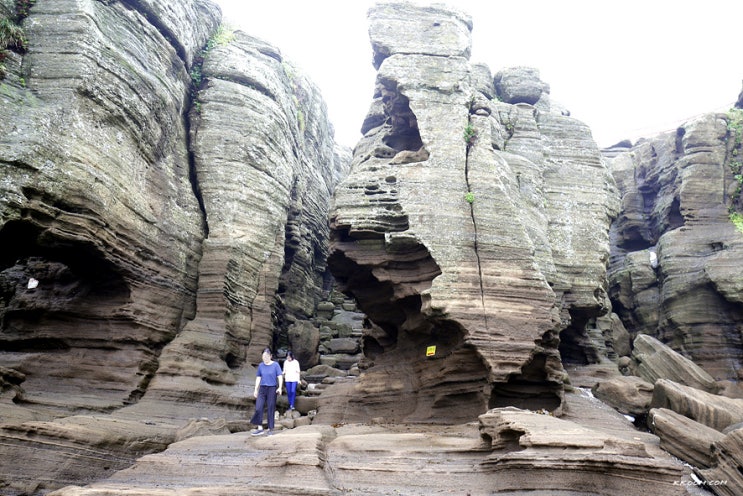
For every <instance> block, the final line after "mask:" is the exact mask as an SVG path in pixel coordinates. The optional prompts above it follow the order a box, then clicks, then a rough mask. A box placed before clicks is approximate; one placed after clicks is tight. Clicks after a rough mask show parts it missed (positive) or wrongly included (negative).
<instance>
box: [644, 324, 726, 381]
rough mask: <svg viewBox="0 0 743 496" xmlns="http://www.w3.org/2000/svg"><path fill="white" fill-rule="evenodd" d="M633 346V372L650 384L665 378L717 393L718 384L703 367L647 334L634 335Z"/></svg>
mask: <svg viewBox="0 0 743 496" xmlns="http://www.w3.org/2000/svg"><path fill="white" fill-rule="evenodd" d="M633 344H634V348H633V349H632V365H631V366H630V368H631V369H632V371H633V373H634V374H635V375H637V376H639V377H642V378H643V379H645V380H646V381H648V382H649V383H651V384H655V382H656V381H657V380H658V379H668V380H670V381H673V382H676V383H678V384H683V385H685V386H690V387H693V388H696V389H700V390H702V391H706V392H708V393H717V392H718V391H719V390H720V387H719V385H718V384H717V382H715V380H714V379H713V378H712V376H710V375H709V374H708V373H707V372H705V370H704V369H702V368H701V367H699V366H698V365H696V364H695V363H694V362H692V361H691V360H689V359H688V358H686V357H684V356H682V355H681V354H679V353H677V352H675V351H673V349H671V348H670V347H669V346H666V345H664V344H663V343H661V342H660V341H658V340H657V339H655V338H654V337H652V336H648V335H646V334H640V335H639V336H637V338H635V341H634V343H633Z"/></svg>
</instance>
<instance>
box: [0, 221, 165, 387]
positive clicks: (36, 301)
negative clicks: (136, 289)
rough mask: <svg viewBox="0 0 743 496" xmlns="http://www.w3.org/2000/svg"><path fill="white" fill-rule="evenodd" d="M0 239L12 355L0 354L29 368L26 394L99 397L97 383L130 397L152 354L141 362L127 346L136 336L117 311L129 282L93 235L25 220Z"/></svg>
mask: <svg viewBox="0 0 743 496" xmlns="http://www.w3.org/2000/svg"><path fill="white" fill-rule="evenodd" d="M53 222H54V221H53V220H52V221H49V223H50V225H51V224H52V223H53ZM60 230H62V229H61V228H60ZM0 246H3V248H4V249H3V251H2V255H0V350H3V351H5V352H11V353H12V354H13V355H12V356H10V355H6V354H4V353H0V365H3V366H7V367H12V368H15V369H17V370H19V371H20V372H22V373H23V374H25V375H26V381H25V382H24V383H23V385H22V387H23V388H24V390H25V391H26V393H28V394H29V395H37V396H38V395H42V396H43V395H44V394H47V393H52V394H53V393H55V392H57V393H60V392H64V393H70V392H73V390H74V391H76V392H79V393H83V394H87V395H90V396H94V395H95V394H96V391H95V389H96V387H97V386H93V385H92V384H93V383H95V382H98V386H100V387H101V389H102V390H105V391H107V393H106V394H115V395H117V396H118V397H119V401H125V400H126V398H128V397H129V396H130V393H131V391H133V390H135V389H137V387H138V385H140V384H141V383H142V381H143V380H144V381H145V382H146V380H147V379H146V378H144V379H143V376H146V375H147V373H145V372H144V371H143V368H151V363H150V362H151V361H152V360H153V358H152V353H151V352H147V353H143V354H144V355H147V356H145V357H143V359H142V360H141V361H136V360H133V359H132V356H130V355H131V354H127V352H126V351H124V348H127V347H131V346H132V344H131V342H130V343H129V344H125V343H124V341H126V340H127V339H128V340H129V341H131V340H132V339H133V338H132V337H131V336H129V337H127V336H126V333H125V332H122V329H126V328H127V322H126V321H127V319H125V318H122V317H120V316H119V317H117V314H119V315H120V311H121V309H122V307H123V306H124V305H126V304H127V303H128V302H129V300H130V290H129V287H128V285H127V283H126V281H125V280H124V279H123V277H122V276H121V275H120V274H119V273H118V272H117V271H116V270H115V267H114V266H113V265H112V264H111V263H110V262H109V261H107V260H106V259H105V258H104V256H103V254H101V253H100V252H99V251H98V250H97V248H96V247H95V246H93V244H92V243H91V242H84V241H80V240H79V239H62V238H60V237H59V236H57V235H56V234H55V233H54V232H53V231H52V228H48V227H47V226H43V225H41V224H40V223H37V222H32V221H26V220H22V221H10V222H7V223H6V224H5V225H4V226H3V227H2V229H0ZM129 330H130V328H129ZM120 336H122V337H120ZM117 339H120V340H121V342H118V343H117ZM6 360H7V362H6ZM143 363H144V364H145V365H142V364H143ZM117 367H125V368H127V370H128V371H129V381H128V382H127V381H122V380H121V379H120V377H116V376H117V374H119V373H120V371H116V370H115V369H116V368H117ZM114 390H117V391H118V393H112V391H114Z"/></svg>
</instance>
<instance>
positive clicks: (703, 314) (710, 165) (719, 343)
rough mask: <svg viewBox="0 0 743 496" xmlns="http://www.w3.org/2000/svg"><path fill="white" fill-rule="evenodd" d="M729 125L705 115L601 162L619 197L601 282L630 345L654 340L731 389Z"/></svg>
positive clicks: (735, 277)
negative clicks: (643, 338)
mask: <svg viewBox="0 0 743 496" xmlns="http://www.w3.org/2000/svg"><path fill="white" fill-rule="evenodd" d="M729 119H730V117H729V116H728V115H726V114H720V113H711V114H707V115H704V116H702V117H699V118H697V119H694V120H692V121H689V122H687V123H685V124H683V125H682V126H680V127H679V128H678V129H677V130H676V131H675V132H669V133H664V134H661V135H659V136H657V137H654V138H652V139H643V140H640V141H639V142H638V143H637V144H636V145H634V146H633V147H632V148H631V149H629V151H627V152H626V153H618V154H615V156H614V158H612V159H610V160H609V163H610V168H611V170H612V173H613V175H614V177H615V179H616V182H617V185H618V187H619V190H620V192H621V196H622V207H621V212H620V214H619V216H618V217H617V220H616V222H615V223H614V224H613V226H612V231H611V232H612V234H611V236H612V256H611V264H610V268H609V277H610V282H611V285H610V296H611V299H612V304H613V308H614V311H615V312H616V313H617V314H618V315H619V316H620V317H621V318H622V321H623V322H624V324H625V327H626V328H627V329H628V330H629V331H630V333H631V334H632V336H633V337H634V336H636V335H637V334H648V335H650V336H654V337H656V338H658V339H659V340H660V341H661V342H663V343H665V344H667V345H669V346H670V347H672V348H673V349H674V350H676V351H679V352H681V353H682V354H683V355H684V356H686V357H688V358H690V359H692V360H693V361H694V362H695V363H696V364H698V365H700V366H701V367H702V368H704V370H706V371H707V372H708V373H709V374H710V375H712V377H714V378H715V379H716V380H732V381H737V380H738V379H739V376H738V371H739V370H742V368H741V365H742V363H741V362H742V361H743V346H742V345H743V339H742V338H741V326H742V325H743V299H742V297H741V295H742V294H743V293H741V291H740V268H739V264H738V262H737V261H738V260H740V258H741V253H743V236H742V235H741V233H740V232H739V231H737V230H736V228H735V227H734V225H733V224H732V223H731V222H730V220H729V219H728V216H729V209H731V208H732V209H736V208H739V207H740V205H739V204H738V202H739V200H737V199H736V193H735V190H736V188H737V181H736V180H735V178H734V172H733V169H734V167H731V162H732V161H733V159H734V157H735V156H736V153H739V150H738V151H736V150H734V148H736V145H735V142H736V140H735V139H734V137H733V131H731V130H729V129H728V127H727V124H728V121H729ZM739 146H740V145H737V147H738V148H739Z"/></svg>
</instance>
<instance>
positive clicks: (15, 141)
mask: <svg viewBox="0 0 743 496" xmlns="http://www.w3.org/2000/svg"><path fill="white" fill-rule="evenodd" d="M219 22H220V12H219V9H218V8H217V7H216V5H215V4H214V3H212V2H210V1H206V0H204V1H199V0H189V1H185V2H178V3H173V4H171V3H163V2H154V1H153V2H151V1H143V2H135V3H134V4H133V5H129V4H125V3H122V2H93V1H90V2H76V1H71V0H70V1H68V0H62V1H59V2H38V3H37V4H35V5H34V6H33V8H32V10H31V13H30V16H29V17H28V18H27V19H26V20H25V21H24V26H25V28H26V32H27V34H28V37H29V51H28V54H26V55H25V56H24V57H23V63H22V66H21V64H20V63H19V64H18V65H17V66H13V67H14V68H17V69H18V70H20V68H21V67H23V71H24V72H23V76H25V85H21V84H19V81H20V77H19V76H20V74H11V75H10V77H8V78H7V79H6V80H4V81H3V82H2V83H1V84H2V92H1V96H0V99H1V100H2V101H1V104H0V131H2V132H0V164H1V165H2V166H1V168H0V174H1V177H0V190H1V194H0V244H2V245H3V246H4V247H6V249H4V250H3V251H2V255H0V322H1V323H2V332H1V333H0V350H1V351H0V367H2V369H0V370H2V382H1V384H2V389H1V390H0V418H2V421H3V426H2V429H0V440H2V441H1V442H0V444H2V446H3V448H2V449H0V455H1V456H2V459H3V460H4V462H3V463H2V464H0V480H2V481H3V484H4V486H2V489H0V491H2V492H3V493H8V494H27V493H28V494H32V493H34V492H35V491H46V490H49V489H52V488H55V487H59V486H60V485H64V484H67V483H71V482H74V481H76V480H77V481H80V480H90V479H94V478H98V477H102V476H104V475H105V474H108V473H110V471H111V470H114V469H119V468H123V467H124V466H126V465H128V464H130V463H131V462H132V461H133V460H134V459H135V458H136V457H138V456H141V455H142V454H144V453H147V452H150V451H159V450H162V449H163V448H164V447H165V446H167V445H168V444H169V443H170V442H172V441H173V440H175V439H179V438H182V437H186V436H191V435H194V434H197V433H200V432H201V431H202V429H201V428H200V427H194V425H193V424H189V419H192V418H208V419H211V420H214V421H215V422H216V421H218V419H222V422H223V423H224V422H226V423H228V424H230V425H231V426H232V427H234V428H236V429H240V428H245V425H244V424H245V422H244V420H243V421H242V425H240V421H241V420H240V419H241V418H243V417H244V416H245V409H246V407H249V403H250V397H249V394H250V392H251V391H252V382H253V380H254V375H255V369H254V368H253V363H255V362H257V361H258V360H257V357H258V356H259V354H260V350H261V349H262V348H263V347H264V346H266V345H272V346H274V345H279V344H282V341H283V343H284V345H285V343H286V342H287V341H288V338H287V335H286V334H287V331H288V328H289V326H290V324H291V323H292V322H294V321H296V320H297V319H308V318H310V317H311V316H312V315H313V313H314V307H315V304H316V303H317V301H318V300H319V299H320V295H321V292H322V289H323V284H324V279H325V278H326V277H325V264H326V261H325V260H326V258H327V253H328V227H327V220H326V219H327V211H328V208H329V205H330V201H331V197H332V190H333V187H334V185H335V183H336V182H337V181H338V180H339V178H340V177H341V175H342V174H343V173H344V168H345V167H346V164H347V163H348V160H347V159H348V153H347V152H346V151H343V150H339V149H336V148H335V146H334V142H333V131H332V127H331V126H330V124H329V122H328V121H327V117H326V114H327V113H326V111H325V105H324V103H323V101H322V99H321V97H320V96H319V92H318V90H317V88H316V87H315V86H314V85H313V84H312V83H311V82H310V81H308V80H307V79H306V78H305V77H304V76H303V75H302V74H301V73H300V72H299V71H298V70H297V69H296V68H294V67H293V66H292V65H291V64H290V63H289V62H288V61H286V60H284V59H283V57H282V56H281V54H280V52H279V51H278V49H276V48H275V47H272V46H270V45H268V44H266V43H265V42H262V41H260V40H257V39H254V38H252V37H250V36H247V35H245V34H242V33H237V34H236V36H235V38H234V39H232V40H231V41H230V42H229V43H227V44H223V45H220V44H218V43H217V44H215V43H212V44H210V46H212V48H211V49H210V50H209V51H208V52H204V53H202V52H201V48H202V47H203V46H205V44H206V42H207V39H208V38H209V37H210V36H211V35H212V34H213V33H214V32H215V31H216V28H217V26H218V24H219ZM202 57H203V59H204V60H203V64H201V62H202V60H201V59H202ZM14 70H15V69H14ZM197 82H200V83H201V85H200V86H199V87H195V86H192V85H194V84H195V83H197ZM191 104H193V106H190V105H191ZM315 347H316V345H315ZM71 413H76V414H86V413H96V414H98V415H97V416H95V417H85V416H84V415H81V416H77V417H72V418H68V419H62V420H56V419H58V418H60V417H64V416H66V415H70V414H71ZM103 413H110V414H111V416H110V417H102V416H101V415H100V414H103ZM91 419H93V420H91ZM143 419H144V420H143ZM211 420H210V421H211ZM232 424H237V425H232ZM188 425H190V426H191V427H187V426H188ZM81 426H82V427H81ZM122 426H123V427H122ZM182 429H185V430H182ZM124 431H127V432H124ZM92 452H94V453H95V456H93V457H92V458H90V459H88V458H86V456H87V455H86V453H92ZM10 453H12V455H11V454H10ZM10 460H17V461H18V463H10V462H9V461H10ZM30 467H33V469H31V468H30Z"/></svg>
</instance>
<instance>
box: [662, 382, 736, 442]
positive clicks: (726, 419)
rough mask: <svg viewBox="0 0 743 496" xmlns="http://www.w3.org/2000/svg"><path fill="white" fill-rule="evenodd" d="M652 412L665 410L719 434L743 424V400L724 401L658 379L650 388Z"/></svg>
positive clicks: (726, 399)
mask: <svg viewBox="0 0 743 496" xmlns="http://www.w3.org/2000/svg"><path fill="white" fill-rule="evenodd" d="M650 406H651V407H652V408H666V409H668V410H673V411H674V412H676V413H679V414H681V415H684V416H686V417H689V418H690V419H692V420H695V421H697V422H699V423H700V424H703V425H706V426H707V427H711V428H712V429H716V430H718V431H722V430H723V429H725V428H727V427H729V426H731V425H733V424H737V423H739V422H743V399H736V398H726V397H724V396H718V395H714V394H710V393H707V392H704V391H700V390H699V389H694V388H692V387H689V386H684V385H681V384H676V383H675V382H672V381H668V380H665V379H661V380H659V381H658V382H656V383H655V388H653V400H652V402H651V403H650Z"/></svg>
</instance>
